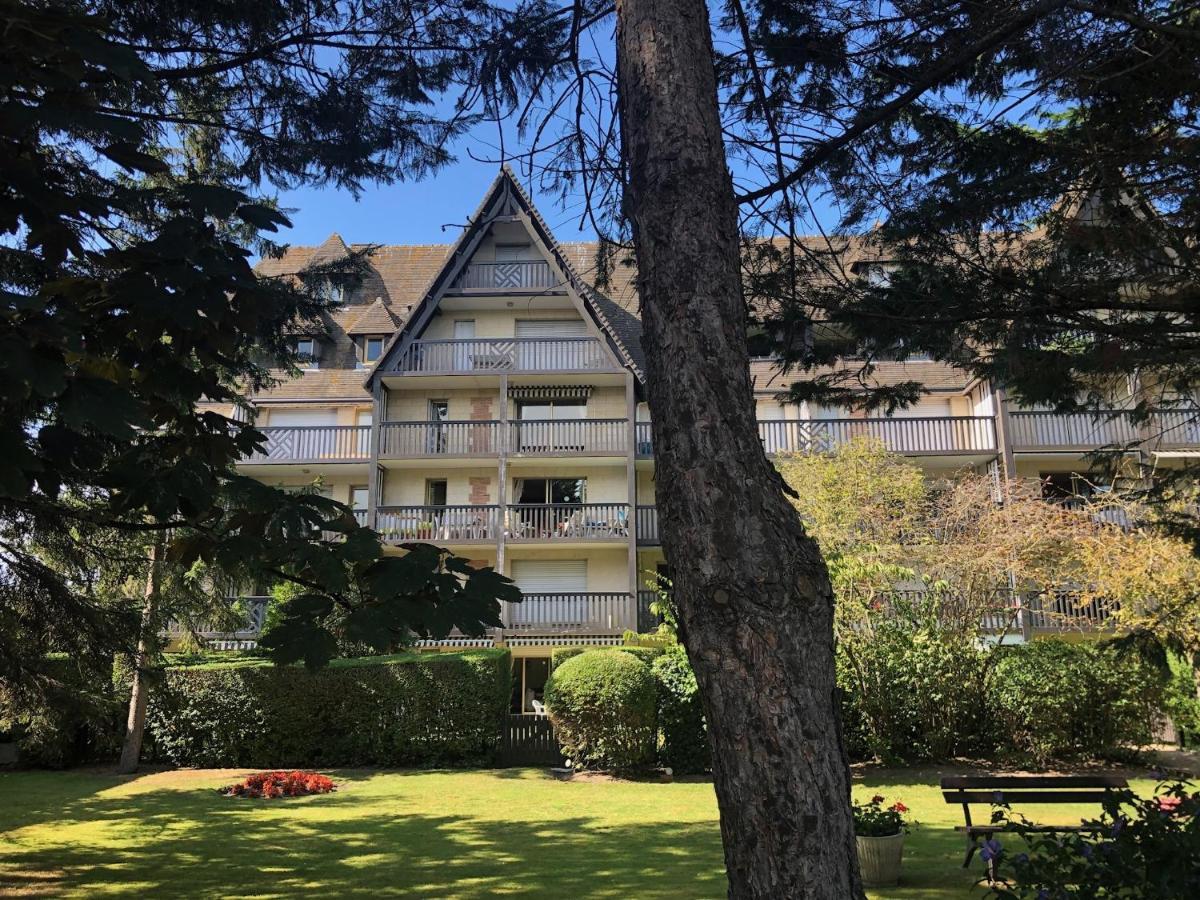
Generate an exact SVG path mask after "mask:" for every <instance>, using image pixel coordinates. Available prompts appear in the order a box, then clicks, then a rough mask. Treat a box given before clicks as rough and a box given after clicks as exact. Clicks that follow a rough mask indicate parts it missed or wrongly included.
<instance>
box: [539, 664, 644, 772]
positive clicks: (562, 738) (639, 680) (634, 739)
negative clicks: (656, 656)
mask: <svg viewBox="0 0 1200 900" xmlns="http://www.w3.org/2000/svg"><path fill="white" fill-rule="evenodd" d="M545 696H546V710H547V712H548V713H549V714H550V720H551V721H552V722H553V723H554V730H555V734H556V735H557V736H558V741H559V743H560V744H561V745H562V748H563V753H564V754H565V755H566V757H567V758H568V759H570V760H571V762H572V763H573V764H574V765H576V766H578V767H580V768H585V769H586V768H601V769H617V770H632V769H637V768H640V767H644V766H646V765H649V764H650V763H652V762H653V760H654V738H655V707H656V705H657V703H656V697H655V687H654V678H653V676H651V674H650V668H649V667H648V666H647V665H646V664H645V663H644V662H642V661H641V660H640V659H638V658H637V657H636V656H635V655H634V654H632V653H613V652H611V651H606V650H590V651H588V652H586V653H581V654H579V655H578V656H573V657H572V658H571V659H568V660H567V661H566V662H564V663H562V664H561V665H560V666H558V668H556V669H555V670H554V671H553V673H551V675H550V679H549V681H547V682H546V695H545Z"/></svg>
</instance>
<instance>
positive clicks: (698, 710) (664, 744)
mask: <svg viewBox="0 0 1200 900" xmlns="http://www.w3.org/2000/svg"><path fill="white" fill-rule="evenodd" d="M650 671H651V672H652V673H653V675H654V680H655V682H657V684H658V725H659V730H660V731H661V732H662V737H661V739H660V741H659V747H658V757H659V761H660V762H661V763H662V764H663V765H664V766H667V767H668V768H670V769H671V770H672V771H673V772H674V773H675V774H677V775H694V774H699V773H702V772H707V771H708V770H709V769H711V768H712V751H711V750H710V749H709V745H708V728H707V726H706V724H705V721H704V708H703V706H702V705H701V703H700V688H699V686H698V685H697V684H696V674H695V673H694V672H693V671H692V665H691V663H690V662H689V661H688V658H687V652H686V651H685V650H684V649H683V647H682V646H681V645H679V644H676V645H674V646H672V647H669V648H667V649H666V650H665V651H664V652H663V653H662V655H660V656H659V657H658V658H657V659H655V660H654V662H653V663H651V665H650Z"/></svg>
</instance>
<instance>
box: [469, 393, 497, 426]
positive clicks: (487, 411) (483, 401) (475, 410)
mask: <svg viewBox="0 0 1200 900" xmlns="http://www.w3.org/2000/svg"><path fill="white" fill-rule="evenodd" d="M491 418H492V398H491V397H472V398H471V421H473V422H483V421H487V420H489V419H491Z"/></svg>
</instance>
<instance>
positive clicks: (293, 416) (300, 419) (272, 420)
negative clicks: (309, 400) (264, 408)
mask: <svg viewBox="0 0 1200 900" xmlns="http://www.w3.org/2000/svg"><path fill="white" fill-rule="evenodd" d="M336 424H337V410H335V409H273V410H271V412H270V415H269V417H268V418H267V425H268V426H269V427H271V428H279V427H288V426H291V427H295V426H302V425H336Z"/></svg>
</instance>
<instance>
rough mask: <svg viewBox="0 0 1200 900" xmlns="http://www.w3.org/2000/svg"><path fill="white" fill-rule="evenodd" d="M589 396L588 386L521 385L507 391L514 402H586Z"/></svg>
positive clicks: (590, 388)
mask: <svg viewBox="0 0 1200 900" xmlns="http://www.w3.org/2000/svg"><path fill="white" fill-rule="evenodd" d="M591 395H592V387H591V385H588V384H522V385H514V386H512V387H510V388H509V389H508V396H510V397H512V399H514V400H587V398H588V397H590V396H591Z"/></svg>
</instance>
